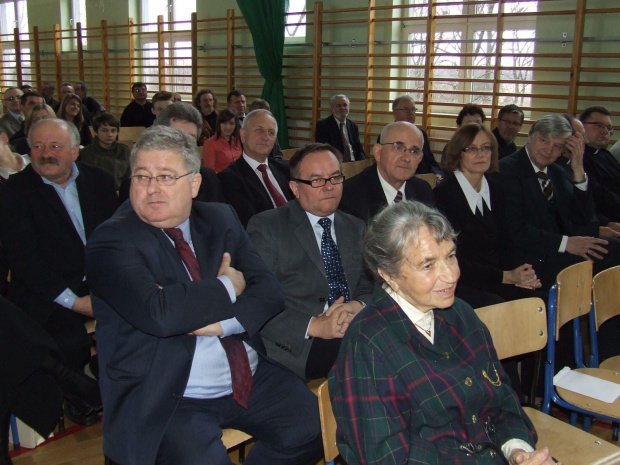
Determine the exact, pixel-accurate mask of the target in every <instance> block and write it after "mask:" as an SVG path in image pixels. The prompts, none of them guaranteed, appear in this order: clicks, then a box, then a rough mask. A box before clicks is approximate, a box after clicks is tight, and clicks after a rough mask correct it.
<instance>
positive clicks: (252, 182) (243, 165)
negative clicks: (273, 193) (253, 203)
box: [237, 156, 273, 205]
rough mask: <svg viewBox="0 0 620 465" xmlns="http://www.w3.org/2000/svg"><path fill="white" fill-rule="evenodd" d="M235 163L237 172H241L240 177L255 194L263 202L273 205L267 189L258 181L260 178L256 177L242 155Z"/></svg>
mask: <svg viewBox="0 0 620 465" xmlns="http://www.w3.org/2000/svg"><path fill="white" fill-rule="evenodd" d="M237 163H238V164H237V169H238V170H239V174H241V177H242V178H243V179H245V181H246V182H247V183H248V186H250V188H251V190H254V191H255V193H256V194H258V195H260V196H261V197H262V199H263V201H264V202H267V203H268V204H269V205H273V202H272V201H271V197H269V193H268V192H267V189H265V187H264V186H263V184H262V183H261V182H260V179H258V176H256V173H255V172H254V170H253V169H252V167H251V166H250V165H249V164H248V162H247V161H245V160H244V159H243V156H242V157H241V158H239V160H238V161H237Z"/></svg>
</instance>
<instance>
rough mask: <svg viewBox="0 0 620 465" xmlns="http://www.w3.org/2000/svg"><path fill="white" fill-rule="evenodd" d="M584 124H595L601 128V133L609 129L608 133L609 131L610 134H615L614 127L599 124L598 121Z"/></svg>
mask: <svg viewBox="0 0 620 465" xmlns="http://www.w3.org/2000/svg"><path fill="white" fill-rule="evenodd" d="M583 124H593V125H594V126H596V127H597V128H599V129H600V130H601V131H602V130H603V129H607V131H609V134H613V133H614V128H613V126H605V125H604V124H603V123H598V122H596V121H590V122H587V121H586V122H585V123H583Z"/></svg>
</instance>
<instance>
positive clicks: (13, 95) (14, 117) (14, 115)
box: [0, 87, 24, 139]
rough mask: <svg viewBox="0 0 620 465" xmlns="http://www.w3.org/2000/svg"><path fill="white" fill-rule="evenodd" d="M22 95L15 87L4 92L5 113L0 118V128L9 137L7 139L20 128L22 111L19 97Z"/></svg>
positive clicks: (22, 119) (22, 117) (22, 118)
mask: <svg viewBox="0 0 620 465" xmlns="http://www.w3.org/2000/svg"><path fill="white" fill-rule="evenodd" d="M23 94H24V93H23V92H22V91H21V90H20V89H18V88H17V87H9V88H8V89H7V90H5V91H4V104H5V105H6V108H7V112H6V113H5V114H4V115H3V116H2V118H0V128H1V129H2V130H3V131H4V132H5V133H6V135H7V136H9V139H10V138H11V137H13V135H14V134H15V133H16V132H18V131H19V130H20V129H21V128H22V123H23V121H24V111H23V110H22V104H21V96H22V95H23Z"/></svg>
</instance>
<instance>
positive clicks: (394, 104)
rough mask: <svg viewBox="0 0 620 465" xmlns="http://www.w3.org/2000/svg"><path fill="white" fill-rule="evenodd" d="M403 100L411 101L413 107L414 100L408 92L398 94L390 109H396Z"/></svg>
mask: <svg viewBox="0 0 620 465" xmlns="http://www.w3.org/2000/svg"><path fill="white" fill-rule="evenodd" d="M403 100H409V101H410V102H411V103H413V106H414V107H415V100H414V98H413V97H412V96H411V95H409V94H405V95H399V96H398V97H396V98H395V99H394V101H393V102H392V111H394V110H396V107H397V106H398V105H400V102H402V101H403Z"/></svg>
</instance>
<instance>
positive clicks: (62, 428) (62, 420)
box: [58, 407, 65, 434]
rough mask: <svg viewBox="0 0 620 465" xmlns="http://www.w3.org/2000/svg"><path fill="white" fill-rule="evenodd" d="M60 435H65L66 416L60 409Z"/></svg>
mask: <svg viewBox="0 0 620 465" xmlns="http://www.w3.org/2000/svg"><path fill="white" fill-rule="evenodd" d="M58 434H65V414H64V412H63V411H62V407H60V418H58Z"/></svg>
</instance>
